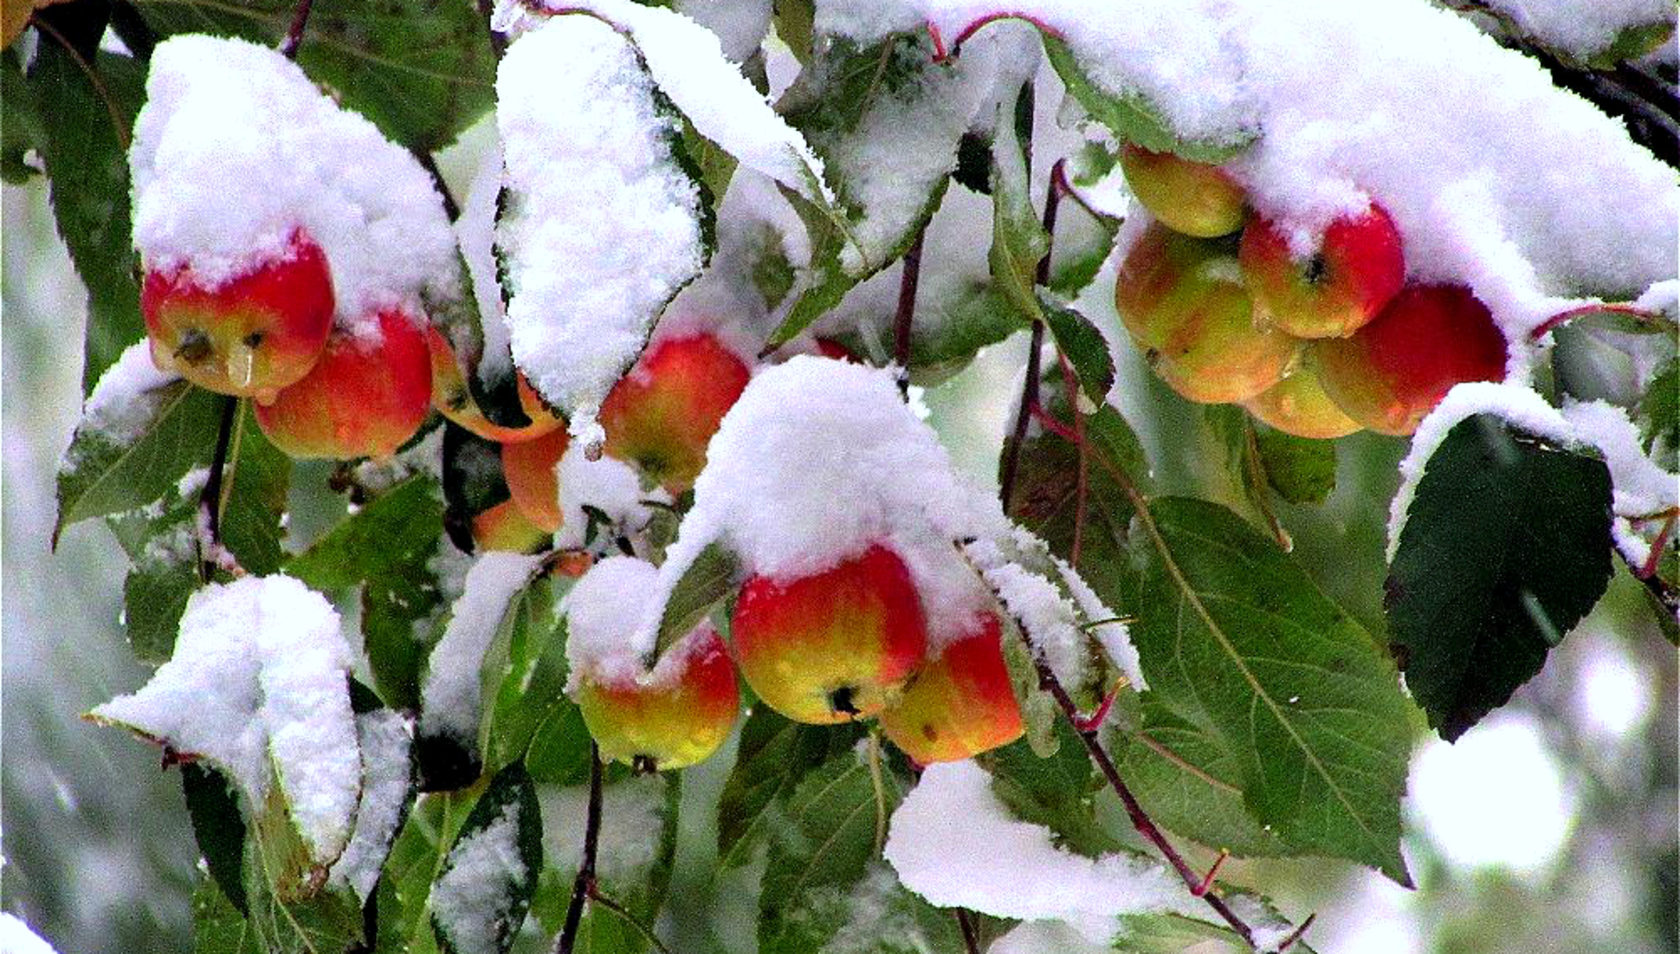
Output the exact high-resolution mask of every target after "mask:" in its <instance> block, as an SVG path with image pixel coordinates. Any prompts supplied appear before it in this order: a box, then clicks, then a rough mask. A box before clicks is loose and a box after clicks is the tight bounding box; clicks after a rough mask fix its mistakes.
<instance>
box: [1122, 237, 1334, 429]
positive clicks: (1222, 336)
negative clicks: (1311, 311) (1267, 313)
mask: <svg viewBox="0 0 1680 954" xmlns="http://www.w3.org/2000/svg"><path fill="white" fill-rule="evenodd" d="M1233 251H1234V246H1233V244H1232V243H1230V242H1216V241H1209V240H1206V239H1193V238H1188V237H1186V236H1183V235H1178V234H1176V233H1174V232H1172V231H1171V230H1169V229H1167V228H1166V227H1165V226H1163V225H1161V224H1160V223H1154V224H1151V225H1150V226H1149V228H1148V229H1147V230H1145V232H1144V234H1143V235H1141V236H1139V237H1138V239H1137V241H1136V242H1135V243H1134V244H1133V245H1132V247H1131V249H1130V250H1129V251H1128V252H1127V254H1126V258H1125V261H1124V262H1122V263H1121V266H1120V272H1119V275H1118V276H1117V280H1116V282H1115V291H1114V299H1115V308H1116V309H1117V310H1118V311H1119V313H1120V319H1121V321H1122V322H1123V323H1124V324H1125V326H1126V330H1127V331H1128V332H1130V333H1131V335H1132V339H1133V340H1134V341H1136V342H1137V344H1138V346H1139V347H1140V348H1143V349H1144V350H1145V352H1146V354H1147V357H1148V358H1149V361H1150V363H1151V364H1152V365H1153V366H1154V367H1155V371H1156V373H1158V374H1159V375H1160V376H1161V378H1162V379H1163V380H1165V381H1166V382H1167V383H1168V384H1169V385H1171V386H1172V387H1173V389H1174V390H1176V391H1178V392H1179V393H1180V394H1182V395H1183V396H1184V397H1186V398H1189V399H1190V400H1192V401H1200V402H1202V403H1207V404H1216V403H1221V402H1226V401H1243V400H1247V399H1248V398H1251V397H1254V396H1255V395H1257V394H1259V393H1261V392H1262V391H1265V390H1266V389H1267V388H1269V387H1271V386H1272V385H1274V384H1276V383H1277V382H1278V381H1279V380H1281V379H1282V377H1283V375H1284V372H1285V371H1287V370H1288V369H1289V366H1290V363H1291V362H1292V361H1294V359H1295V356H1296V353H1297V351H1298V350H1299V347H1300V343H1299V342H1298V341H1297V340H1296V339H1295V338H1293V337H1291V336H1289V335H1286V334H1283V333H1282V332H1279V331H1277V330H1276V329H1274V328H1271V327H1267V326H1266V325H1264V324H1262V323H1260V322H1257V321H1256V320H1255V314H1254V306H1253V302H1252V300H1251V299H1250V298H1249V295H1248V289H1247V288H1246V287H1245V286H1244V284H1243V280H1242V270H1241V267H1240V266H1239V265H1238V263H1237V259H1236V256H1235V255H1234V254H1233Z"/></svg>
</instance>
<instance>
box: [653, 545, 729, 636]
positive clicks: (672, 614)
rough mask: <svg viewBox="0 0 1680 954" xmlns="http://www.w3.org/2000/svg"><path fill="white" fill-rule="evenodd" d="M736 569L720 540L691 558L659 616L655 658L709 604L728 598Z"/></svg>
mask: <svg viewBox="0 0 1680 954" xmlns="http://www.w3.org/2000/svg"><path fill="white" fill-rule="evenodd" d="M740 571H741V563H740V561H739V560H737V559H736V558H735V554H733V553H731V552H730V551H729V549H728V548H727V547H725V546H724V545H723V544H721V543H709V544H707V545H706V547H705V549H703V550H701V551H700V552H699V553H698V554H697V555H696V556H695V557H694V562H693V563H690V564H689V565H688V568H687V569H686V570H684V571H683V575H682V576H681V577H680V578H679V579H678V580H677V585H676V586H675V587H673V588H672V590H671V596H670V598H669V599H668V600H666V601H665V610H664V612H663V613H661V614H660V616H659V635H658V639H657V641H656V642H655V643H654V650H653V653H654V656H655V658H657V657H659V656H660V655H663V654H664V652H665V650H667V649H669V648H670V647H671V645H672V644H673V643H675V642H676V641H677V640H679V639H682V638H683V637H684V636H687V635H688V634H689V633H690V632H691V631H693V629H694V627H696V626H698V625H700V623H701V621H702V620H704V619H705V618H706V614H708V613H710V612H711V611H712V608H713V607H715V606H717V605H718V604H719V603H721V602H723V601H724V600H726V599H728V598H729V596H730V594H732V593H733V592H734V591H735V579H736V576H737V575H738V574H739V573H740Z"/></svg>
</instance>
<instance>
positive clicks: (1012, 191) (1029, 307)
mask: <svg viewBox="0 0 1680 954" xmlns="http://www.w3.org/2000/svg"><path fill="white" fill-rule="evenodd" d="M1031 96H1032V86H1031V84H1022V85H1021V86H1018V87H1017V88H1016V89H1015V91H1014V94H1013V95H1011V96H1006V97H1004V99H1003V101H1002V102H1001V103H1000V104H999V105H998V115H997V130H996V132H994V133H993V135H992V168H991V193H992V246H991V250H990V251H989V252H988V253H987V256H986V259H987V262H988V263H989V264H990V265H991V271H992V283H993V284H994V285H995V286H996V287H997V288H998V290H999V291H1000V292H1001V293H1002V295H1003V297H1004V299H1005V300H1006V301H1008V302H1009V303H1010V304H1011V305H1013V306H1014V308H1015V310H1016V311H1017V312H1018V313H1019V314H1020V315H1021V317H1022V319H1023V323H1028V324H1030V323H1031V322H1032V321H1034V320H1037V319H1039V318H1041V317H1042V316H1041V315H1040V313H1039V310H1040V304H1039V299H1038V291H1037V283H1038V266H1039V261H1040V260H1041V259H1043V258H1044V256H1045V254H1046V253H1048V252H1049V251H1050V235H1049V233H1047V232H1045V231H1044V226H1043V225H1042V224H1040V222H1039V218H1038V213H1037V211H1035V210H1034V209H1033V204H1032V194H1031V176H1030V175H1029V174H1028V171H1027V162H1028V160H1027V151H1026V150H1027V148H1028V146H1027V144H1028V143H1030V142H1031V140H1032V106H1031Z"/></svg>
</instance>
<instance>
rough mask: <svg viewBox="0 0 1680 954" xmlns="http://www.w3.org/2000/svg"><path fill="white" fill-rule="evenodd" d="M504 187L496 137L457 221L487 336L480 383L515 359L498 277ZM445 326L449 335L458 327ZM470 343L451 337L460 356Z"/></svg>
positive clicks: (481, 161) (458, 237) (482, 329)
mask: <svg viewBox="0 0 1680 954" xmlns="http://www.w3.org/2000/svg"><path fill="white" fill-rule="evenodd" d="M501 191H502V144H501V142H500V141H499V140H497V139H495V138H494V136H492V137H491V142H490V145H489V146H488V147H486V148H485V150H484V153H483V155H481V156H480V157H479V161H478V170H477V171H476V172H475V173H474V174H473V178H472V184H471V185H469V186H468V187H467V197H466V199H465V200H463V201H462V202H461V216H460V218H458V219H456V220H455V236H456V240H457V242H458V243H459V245H460V249H461V261H462V262H464V263H465V264H466V266H467V276H468V278H469V279H470V280H471V282H472V290H473V300H474V302H476V303H477V305H478V324H479V330H480V332H481V333H482V334H483V351H482V353H481V355H480V358H479V363H478V368H477V372H478V379H479V380H480V381H493V380H495V379H496V378H497V377H499V376H500V375H501V374H502V373H503V372H505V371H506V370H508V362H510V361H511V360H512V355H511V353H510V352H509V350H508V347H509V345H508V325H507V319H506V317H505V316H504V315H503V313H502V289H501V284H500V283H499V281H498V280H497V277H496V249H495V234H496V200H497V197H498V196H499V195H500V194H501ZM444 330H445V333H446V334H447V333H449V332H450V331H452V330H453V329H447V328H446V329H444ZM467 344H468V342H466V341H462V340H457V339H456V337H455V336H454V335H450V347H451V348H453V349H454V351H455V354H456V355H457V356H459V355H461V354H463V353H464V351H465V347H466V345H467Z"/></svg>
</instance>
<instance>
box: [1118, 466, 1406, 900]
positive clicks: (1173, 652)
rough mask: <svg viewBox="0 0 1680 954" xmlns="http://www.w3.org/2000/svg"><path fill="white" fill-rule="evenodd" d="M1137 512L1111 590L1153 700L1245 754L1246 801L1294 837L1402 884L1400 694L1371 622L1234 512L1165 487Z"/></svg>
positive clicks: (1242, 783) (1304, 847) (1241, 770)
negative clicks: (1131, 587) (1125, 589)
mask: <svg viewBox="0 0 1680 954" xmlns="http://www.w3.org/2000/svg"><path fill="white" fill-rule="evenodd" d="M1140 517H1142V518H1143V519H1141V520H1140V523H1141V524H1142V532H1139V533H1135V534H1134V535H1133V538H1132V541H1131V542H1132V552H1133V559H1134V560H1135V561H1136V562H1135V566H1136V570H1137V577H1136V580H1135V591H1134V595H1133V598H1132V599H1129V600H1120V601H1118V603H1119V605H1122V606H1125V607H1126V608H1127V609H1128V610H1129V611H1131V612H1133V613H1135V614H1136V615H1137V618H1138V619H1137V622H1136V623H1134V624H1133V625H1132V627H1131V635H1132V641H1133V643H1134V644H1135V645H1136V646H1137V648H1138V652H1139V655H1140V656H1141V658H1142V661H1143V670H1144V673H1145V675H1147V676H1148V678H1149V689H1150V692H1149V694H1148V695H1146V696H1145V698H1146V699H1153V700H1156V701H1158V702H1159V703H1161V704H1162V705H1164V706H1165V707H1166V708H1167V710H1168V711H1170V712H1171V713H1172V714H1173V715H1175V716H1177V717H1178V718H1179V719H1181V720H1183V721H1186V722H1189V723H1191V724H1192V725H1194V726H1196V727H1198V728H1199V729H1201V730H1202V731H1204V732H1206V733H1207V734H1208V735H1209V736H1210V737H1212V738H1214V739H1217V740H1218V741H1219V743H1220V744H1221V746H1222V748H1223V749H1224V750H1225V751H1226V752H1228V753H1231V754H1232V755H1233V756H1235V757H1236V758H1237V760H1238V763H1237V779H1238V784H1239V787H1240V788H1241V789H1242V791H1243V796H1244V805H1245V806H1246V807H1247V808H1248V810H1249V812H1250V813H1251V814H1252V815H1253V816H1254V817H1255V818H1256V819H1257V820H1258V821H1259V822H1260V823H1261V824H1263V825H1271V826H1272V828H1273V830H1274V831H1276V832H1277V833H1278V835H1279V836H1280V837H1281V838H1283V839H1284V840H1285V841H1287V842H1288V843H1289V844H1290V845H1292V846H1293V847H1296V848H1298V849H1300V850H1301V851H1303V852H1310V853H1314V854H1325V855H1331V856H1335V857H1342V858H1349V859H1351V860H1354V861H1358V862H1361V863H1363V864H1368V865H1371V866H1373V867H1376V868H1379V869H1380V870H1382V872H1383V873H1384V874H1387V875H1388V876H1389V877H1391V878H1393V879H1394V880H1395V881H1397V882H1400V883H1402V884H1408V883H1409V882H1410V877H1409V875H1408V874H1407V873H1406V868H1405V862H1404V860H1403V859H1402V858H1401V856H1400V846H1399V841H1400V795H1401V793H1402V792H1403V791H1404V789H1405V781H1406V763H1407V756H1408V752H1409V747H1410V745H1409V743H1410V733H1409V727H1408V723H1407V717H1406V704H1405V700H1404V699H1403V698H1402V696H1401V694H1400V690H1399V686H1398V684H1397V680H1396V678H1395V675H1394V672H1393V669H1392V668H1391V667H1390V665H1389V664H1388V662H1387V661H1386V660H1385V659H1383V658H1382V657H1381V656H1380V655H1378V653H1377V650H1376V646H1375V644H1374V643H1373V641H1372V639H1371V637H1370V635H1369V634H1368V633H1366V632H1365V630H1364V629H1362V628H1361V627H1360V626H1359V625H1358V624H1357V623H1355V622H1354V621H1353V620H1352V619H1351V618H1350V617H1349V616H1348V615H1347V614H1346V613H1345V612H1344V611H1343V610H1342V609H1341V608H1340V607H1338V606H1337V605H1336V604H1334V603H1333V602H1331V601H1330V599H1329V598H1327V597H1326V596H1325V595H1324V594H1323V593H1322V592H1320V591H1319V590H1318V588H1317V587H1316V586H1315V585H1314V584H1313V583H1312V581H1311V580H1310V579H1309V578H1308V577H1307V575H1306V574H1305V573H1304V572H1303V571H1302V570H1301V569H1300V568H1299V567H1298V566H1296V565H1295V564H1294V562H1292V561H1291V560H1290V559H1289V558H1288V557H1287V556H1286V555H1285V554H1284V553H1283V552H1282V551H1281V550H1279V549H1278V548H1277V546H1276V545H1275V544H1273V543H1272V542H1271V541H1270V540H1267V539H1266V538H1264V537H1262V536H1260V535H1259V534H1258V533H1257V532H1256V531H1255V530H1254V529H1253V528H1251V527H1250V526H1249V525H1248V524H1247V523H1245V522H1244V521H1243V520H1241V519H1240V518H1238V517H1237V516H1236V515H1235V514H1233V513H1231V512H1230V511H1229V510H1226V509H1225V508H1223V507H1220V506H1218V505H1215V504H1211V503H1206V502H1203V501H1198V500H1189V499H1183V498H1163V499H1160V500H1156V501H1154V502H1153V503H1152V504H1151V505H1150V507H1149V511H1148V513H1147V514H1140ZM1099 592H1101V591H1100V590H1099ZM1190 834H1191V835H1192V837H1195V836H1196V833H1195V832H1191V833H1190Z"/></svg>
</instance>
